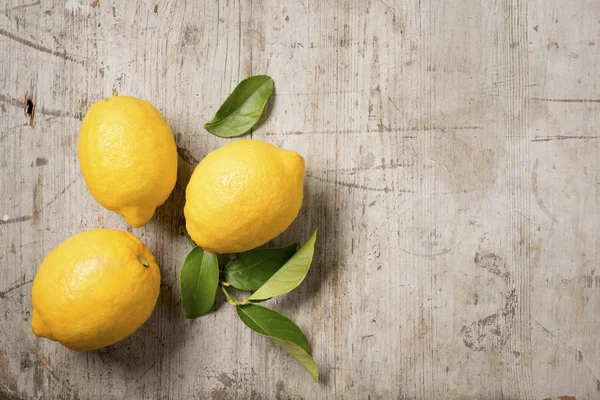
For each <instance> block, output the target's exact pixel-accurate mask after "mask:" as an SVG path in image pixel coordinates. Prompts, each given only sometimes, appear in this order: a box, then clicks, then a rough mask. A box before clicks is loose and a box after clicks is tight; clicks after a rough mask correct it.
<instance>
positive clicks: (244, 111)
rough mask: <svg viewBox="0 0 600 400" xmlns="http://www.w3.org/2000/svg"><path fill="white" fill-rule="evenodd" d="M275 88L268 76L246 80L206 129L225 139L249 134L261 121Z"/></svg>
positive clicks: (206, 125)
mask: <svg viewBox="0 0 600 400" xmlns="http://www.w3.org/2000/svg"><path fill="white" fill-rule="evenodd" d="M273 87H274V83H273V79H271V77H269V76H267V75H256V76H251V77H250V78H246V79H244V80H243V81H241V82H240V83H239V84H238V85H237V86H236V88H235V89H233V92H232V93H231V94H230V95H229V97H227V100H225V102H224V103H223V105H221V107H220V108H219V110H218V111H217V113H216V114H215V116H214V118H213V119H212V120H210V121H209V122H207V123H206V124H204V129H206V130H207V131H209V132H210V133H212V134H213V135H216V136H219V137H224V138H230V137H235V136H240V135H243V134H244V133H246V132H248V131H249V130H250V129H251V128H252V127H253V126H254V125H255V124H256V123H257V122H258V120H259V119H260V116H261V115H262V113H263V110H264V108H265V105H266V104H267V101H268V100H269V97H271V94H272V93H273Z"/></svg>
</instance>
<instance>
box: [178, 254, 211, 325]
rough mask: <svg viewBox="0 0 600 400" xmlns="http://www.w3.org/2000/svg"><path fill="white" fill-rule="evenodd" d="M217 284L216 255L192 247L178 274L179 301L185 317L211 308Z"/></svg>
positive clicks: (193, 315)
mask: <svg viewBox="0 0 600 400" xmlns="http://www.w3.org/2000/svg"><path fill="white" fill-rule="evenodd" d="M218 284H219V262H218V260H217V255H216V254H213V253H209V252H208V251H205V250H204V249H202V248H201V247H194V248H193V249H192V251H191V252H190V253H189V254H188V255H187V257H186V258H185V261H184V263H183V267H182V268H181V273H180V275H179V285H180V292H181V303H182V304H183V309H184V311H185V316H186V318H190V319H191V318H198V317H199V316H201V315H202V314H206V313H207V312H208V311H209V310H210V309H211V307H212V306H213V304H214V302H215V294H216V292H217V286H218Z"/></svg>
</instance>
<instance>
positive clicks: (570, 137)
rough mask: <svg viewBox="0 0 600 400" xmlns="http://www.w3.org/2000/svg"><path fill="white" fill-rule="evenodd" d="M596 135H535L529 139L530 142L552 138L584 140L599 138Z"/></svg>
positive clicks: (551, 139)
mask: <svg viewBox="0 0 600 400" xmlns="http://www.w3.org/2000/svg"><path fill="white" fill-rule="evenodd" d="M599 138H600V137H598V136H544V137H536V138H534V139H531V141H532V142H551V141H553V140H572V139H575V140H578V139H579V140H586V139H599Z"/></svg>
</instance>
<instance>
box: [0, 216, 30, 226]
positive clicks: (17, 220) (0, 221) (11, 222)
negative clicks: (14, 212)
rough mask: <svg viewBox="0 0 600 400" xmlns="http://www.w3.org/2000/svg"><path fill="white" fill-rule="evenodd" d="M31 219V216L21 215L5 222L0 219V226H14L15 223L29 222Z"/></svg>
mask: <svg viewBox="0 0 600 400" xmlns="http://www.w3.org/2000/svg"><path fill="white" fill-rule="evenodd" d="M32 218H33V217H32V216H31V215H23V216H20V217H16V218H9V219H7V220H6V221H4V220H1V219H0V225H8V224H15V223H17V222H25V221H29V220H30V219H32Z"/></svg>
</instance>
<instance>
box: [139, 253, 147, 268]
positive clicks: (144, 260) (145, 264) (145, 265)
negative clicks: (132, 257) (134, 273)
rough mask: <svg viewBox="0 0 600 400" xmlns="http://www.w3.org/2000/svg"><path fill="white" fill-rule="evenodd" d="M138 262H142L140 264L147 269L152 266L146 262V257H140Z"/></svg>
mask: <svg viewBox="0 0 600 400" xmlns="http://www.w3.org/2000/svg"><path fill="white" fill-rule="evenodd" d="M138 260H140V262H141V263H142V265H143V266H144V267H146V268H147V267H149V266H150V263H148V260H146V259H145V258H144V257H142V256H138Z"/></svg>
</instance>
